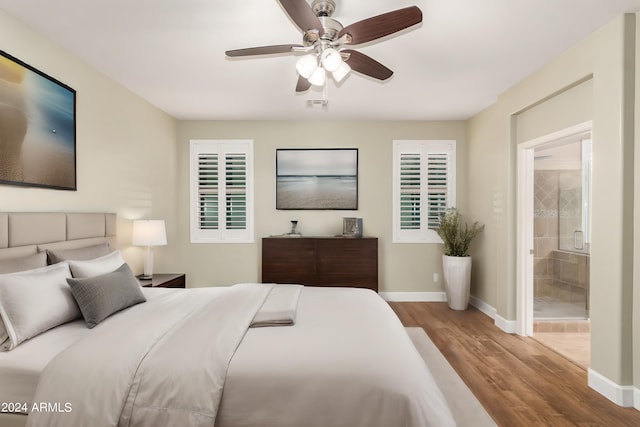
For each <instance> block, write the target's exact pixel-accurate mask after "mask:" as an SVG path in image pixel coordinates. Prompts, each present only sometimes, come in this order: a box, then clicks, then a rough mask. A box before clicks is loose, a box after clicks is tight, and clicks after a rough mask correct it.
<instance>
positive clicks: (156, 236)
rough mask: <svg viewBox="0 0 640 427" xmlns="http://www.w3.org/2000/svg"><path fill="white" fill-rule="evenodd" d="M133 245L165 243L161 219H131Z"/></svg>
mask: <svg viewBox="0 0 640 427" xmlns="http://www.w3.org/2000/svg"><path fill="white" fill-rule="evenodd" d="M131 243H132V244H133V245H134V246H163V245H166V244H167V232H166V230H165V227H164V220H162V219H139V220H135V221H133V238H132V242H131Z"/></svg>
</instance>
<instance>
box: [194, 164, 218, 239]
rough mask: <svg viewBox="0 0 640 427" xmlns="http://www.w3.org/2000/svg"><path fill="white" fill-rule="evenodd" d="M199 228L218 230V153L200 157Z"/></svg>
mask: <svg viewBox="0 0 640 427" xmlns="http://www.w3.org/2000/svg"><path fill="white" fill-rule="evenodd" d="M197 173H198V208H197V209H198V212H199V215H198V228H199V229H200V230H217V229H218V212H219V208H218V200H219V194H218V153H201V154H199V155H198V172H197Z"/></svg>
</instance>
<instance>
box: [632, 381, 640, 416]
mask: <svg viewBox="0 0 640 427" xmlns="http://www.w3.org/2000/svg"><path fill="white" fill-rule="evenodd" d="M633 407H634V408H636V409H637V410H638V411H640V388H637V387H634V388H633Z"/></svg>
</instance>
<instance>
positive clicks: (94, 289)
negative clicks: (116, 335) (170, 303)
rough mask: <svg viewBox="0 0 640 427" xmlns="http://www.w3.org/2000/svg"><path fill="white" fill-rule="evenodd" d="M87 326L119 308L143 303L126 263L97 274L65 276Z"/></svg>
mask: <svg viewBox="0 0 640 427" xmlns="http://www.w3.org/2000/svg"><path fill="white" fill-rule="evenodd" d="M67 283H68V284H69V287H70V288H71V293H72V294H73V297H74V298H75V299H76V302H77V303H78V306H80V312H82V316H83V317H84V320H85V322H86V323H87V326H88V327H89V329H91V328H93V327H94V326H96V325H97V324H98V323H100V322H102V321H103V320H104V319H106V318H107V317H109V316H111V315H112V314H113V313H116V312H118V311H120V310H123V309H125V308H127V307H131V306H132V305H136V304H139V303H141V302H145V301H146V300H147V299H146V298H145V297H144V295H143V294H142V291H141V290H140V283H139V282H138V280H137V279H136V277H135V276H134V275H133V272H132V271H131V268H129V265H128V264H126V263H125V264H122V265H121V266H120V268H118V269H117V270H116V271H114V272H111V273H106V274H101V275H99V276H93V277H85V278H76V279H67Z"/></svg>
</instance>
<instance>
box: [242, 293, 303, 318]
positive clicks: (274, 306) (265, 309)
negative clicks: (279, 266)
mask: <svg viewBox="0 0 640 427" xmlns="http://www.w3.org/2000/svg"><path fill="white" fill-rule="evenodd" d="M269 286H272V289H271V292H270V293H269V296H267V299H266V300H265V302H264V303H263V304H262V307H260V309H259V310H258V312H257V313H256V315H255V316H254V318H253V321H252V322H251V327H252V328H256V327H264V326H288V325H293V324H294V323H295V320H296V311H297V310H298V299H299V298H300V292H302V285H289V284H286V285H285V284H271V285H269Z"/></svg>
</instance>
